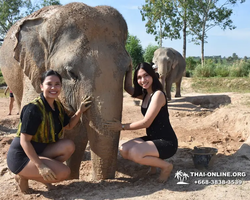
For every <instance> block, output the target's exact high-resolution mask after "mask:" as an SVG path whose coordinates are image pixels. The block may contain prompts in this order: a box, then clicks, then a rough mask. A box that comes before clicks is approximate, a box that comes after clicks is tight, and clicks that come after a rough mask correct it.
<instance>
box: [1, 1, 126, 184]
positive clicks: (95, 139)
mask: <svg viewBox="0 0 250 200" xmlns="http://www.w3.org/2000/svg"><path fill="white" fill-rule="evenodd" d="M127 34H128V31H127V24H126V22H125V20H124V18H123V17H122V15H121V14H120V13H119V12H118V11H117V10H115V9H114V8H112V7H109V6H97V7H89V6H87V5H86V4H83V3H70V4H67V5H65V6H49V7H44V8H42V9H41V10H39V11H37V12H35V13H33V14H31V15H30V16H27V17H25V18H23V19H21V20H20V21H18V22H17V23H16V24H15V25H13V26H12V27H11V28H10V30H9V32H8V33H7V35H6V38H5V40H4V43H3V45H2V47H1V49H0V51H1V52H0V67H1V70H2V73H3V76H4V79H5V80H6V83H7V84H8V85H9V86H10V88H11V90H12V91H13V93H14V95H15V97H16V100H17V103H18V104H19V106H20V107H23V106H24V105H25V104H26V103H28V102H29V101H31V100H32V99H34V98H35V97H37V96H38V95H39V93H40V92H41V91H40V87H39V84H40V81H39V77H40V75H41V74H42V73H43V72H44V71H46V70H48V69H53V70H56V71H58V72H59V73H60V74H61V76H62V78H63V89H62V92H61V94H60V96H59V100H60V101H61V102H62V104H63V105H64V107H65V108H66V110H67V112H68V113H69V114H70V115H72V114H73V113H74V112H75V111H76V110H77V108H78V107H79V105H80V102H81V100H82V97H84V96H85V95H90V96H93V97H94V101H93V103H92V106H91V108H90V109H89V110H88V111H87V112H86V113H85V114H83V116H82V118H81V122H80V123H79V124H78V125H77V127H76V128H75V129H73V130H72V131H70V132H65V137H67V138H71V139H72V140H73V141H74V142H75V144H76V151H75V153H74V154H73V156H72V157H71V159H70V160H69V161H68V162H67V163H68V165H69V166H70V168H71V178H79V167H80V164H81V160H82V157H83V155H84V150H85V148H86V145H87V143H88V142H89V144H90V147H91V150H92V152H91V159H92V163H93V179H106V178H113V177H114V176H115V170H116V162H117V151H118V142H119V132H110V131H108V130H106V128H105V127H104V125H103V124H104V123H103V122H104V121H110V120H113V119H114V118H116V119H121V113H122V101H123V78H124V75H125V73H126V71H128V70H129V69H130V67H129V66H130V64H131V58H130V56H129V55H128V53H127V52H126V50H125V43H126V39H127ZM13 55H14V56H13Z"/></svg>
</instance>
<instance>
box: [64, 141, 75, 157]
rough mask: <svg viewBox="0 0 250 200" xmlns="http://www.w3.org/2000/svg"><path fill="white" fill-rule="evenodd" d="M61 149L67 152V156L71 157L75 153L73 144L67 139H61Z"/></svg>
mask: <svg viewBox="0 0 250 200" xmlns="http://www.w3.org/2000/svg"><path fill="white" fill-rule="evenodd" d="M62 145H63V148H64V151H65V152H67V154H70V155H72V154H73V153H74V151H75V144H74V142H73V141H72V140H69V139H63V144H62Z"/></svg>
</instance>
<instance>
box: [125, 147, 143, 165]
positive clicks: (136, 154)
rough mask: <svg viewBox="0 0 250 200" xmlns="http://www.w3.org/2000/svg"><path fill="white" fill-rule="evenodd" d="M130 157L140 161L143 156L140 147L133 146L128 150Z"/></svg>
mask: <svg viewBox="0 0 250 200" xmlns="http://www.w3.org/2000/svg"><path fill="white" fill-rule="evenodd" d="M128 158H129V159H130V160H132V161H134V162H137V163H138V162H140V160H141V159H142V158H143V154H142V152H141V151H140V150H139V149H138V148H136V147H132V148H131V149H130V150H129V152H128Z"/></svg>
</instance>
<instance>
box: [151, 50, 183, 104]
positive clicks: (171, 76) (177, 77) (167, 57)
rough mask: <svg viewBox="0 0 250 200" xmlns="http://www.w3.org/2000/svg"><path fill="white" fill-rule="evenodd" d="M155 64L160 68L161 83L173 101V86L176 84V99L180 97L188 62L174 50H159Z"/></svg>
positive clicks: (155, 57)
mask: <svg viewBox="0 0 250 200" xmlns="http://www.w3.org/2000/svg"><path fill="white" fill-rule="evenodd" d="M153 63H154V64H155V65H156V66H157V68H158V71H157V72H158V74H159V79H160V82H161V83H162V86H163V88H164V90H166V94H167V98H168V100H171V93H170V92H171V86H172V83H176V95H175V96H176V97H180V96H181V95H180V84H181V80H182V75H183V72H184V71H185V68H186V62H185V60H184V58H183V57H182V55H181V54H180V53H179V52H178V51H176V50H175V49H173V48H159V49H157V50H156V51H155V52H154V57H153Z"/></svg>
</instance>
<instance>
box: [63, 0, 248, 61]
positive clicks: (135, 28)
mask: <svg viewBox="0 0 250 200" xmlns="http://www.w3.org/2000/svg"><path fill="white" fill-rule="evenodd" d="M225 1H226V0H221V2H225ZM60 2H61V4H63V5H65V4H67V3H70V2H83V3H85V4H87V5H89V6H97V5H108V6H112V7H114V8H116V9H117V10H118V11H119V12H120V13H121V14H122V15H123V17H124V18H125V20H126V22H127V25H128V30H129V33H130V34H131V35H134V36H137V37H138V38H139V39H140V41H141V45H142V47H143V48H146V47H147V46H148V45H149V44H152V45H157V43H156V42H155V40H154V36H153V35H150V34H147V33H146V28H145V23H146V22H145V21H142V17H141V14H140V11H139V9H138V8H139V7H141V6H142V5H143V4H145V1H144V0H78V1H77V0H75V1H69V0H60ZM233 9H234V13H233V14H232V16H231V19H232V21H233V23H234V25H235V26H236V27H237V28H236V29H234V30H226V31H223V30H221V29H220V28H219V27H214V28H212V29H211V30H209V32H208V33H207V35H208V39H207V42H208V43H206V44H205V51H204V53H205V56H215V55H221V56H226V57H228V56H231V55H232V54H233V53H236V54H237V55H238V56H239V57H244V56H248V57H250V0H247V1H246V2H245V3H244V4H240V3H239V4H238V5H236V6H235V7H234V8H233ZM181 35H182V33H181ZM187 39H190V38H187ZM163 46H164V47H172V48H174V49H176V50H177V51H179V52H180V53H181V54H182V46H183V41H182V39H180V40H172V41H171V40H169V39H165V40H163ZM188 56H201V46H200V45H195V44H193V43H190V42H188V43H187V57H188Z"/></svg>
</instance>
